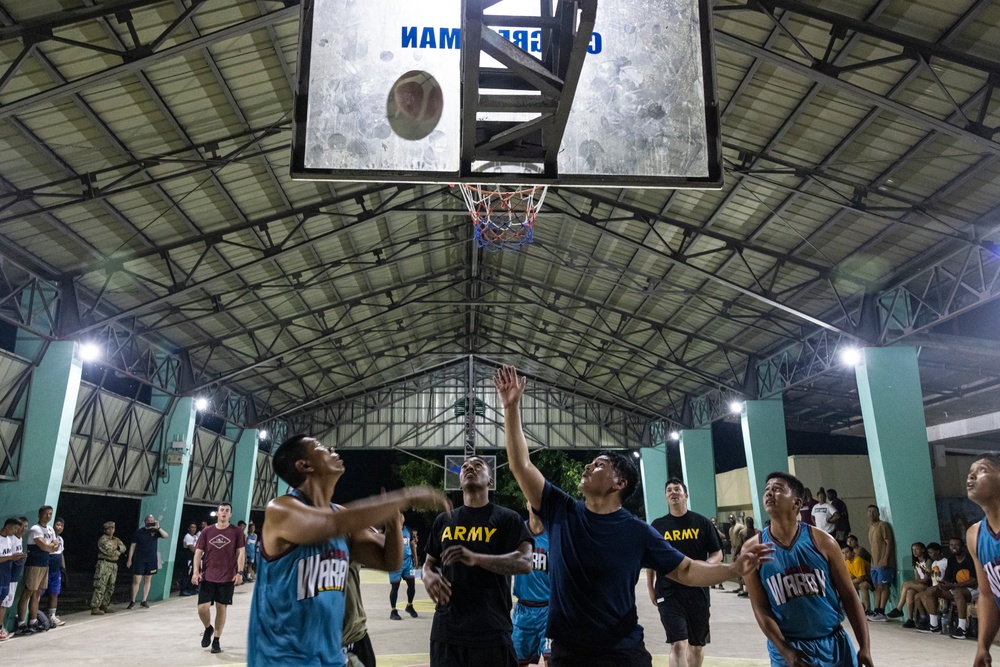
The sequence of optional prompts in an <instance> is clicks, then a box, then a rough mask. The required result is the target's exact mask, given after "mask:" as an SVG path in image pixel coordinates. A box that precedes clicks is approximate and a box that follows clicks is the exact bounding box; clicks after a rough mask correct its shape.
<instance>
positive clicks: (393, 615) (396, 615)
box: [389, 609, 403, 621]
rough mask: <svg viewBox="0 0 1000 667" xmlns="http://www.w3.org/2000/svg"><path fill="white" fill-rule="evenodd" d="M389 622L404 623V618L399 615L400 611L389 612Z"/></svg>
mask: <svg viewBox="0 0 1000 667" xmlns="http://www.w3.org/2000/svg"><path fill="white" fill-rule="evenodd" d="M389 620H390V621H402V620H403V617H402V616H400V615H399V612H398V611H396V610H395V609H393V610H392V611H390V612H389Z"/></svg>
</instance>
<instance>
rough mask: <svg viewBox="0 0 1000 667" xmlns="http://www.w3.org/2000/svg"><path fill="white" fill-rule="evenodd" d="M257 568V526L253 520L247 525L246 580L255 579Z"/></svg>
mask: <svg viewBox="0 0 1000 667" xmlns="http://www.w3.org/2000/svg"><path fill="white" fill-rule="evenodd" d="M256 570H257V526H255V525H254V523H253V521H251V522H250V525H248V526H247V563H246V580H247V581H253V578H254V575H255V573H256Z"/></svg>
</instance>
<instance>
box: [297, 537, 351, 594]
mask: <svg viewBox="0 0 1000 667" xmlns="http://www.w3.org/2000/svg"><path fill="white" fill-rule="evenodd" d="M348 564H349V563H348V558H347V554H346V553H344V552H343V551H341V550H340V549H332V550H330V551H327V552H325V553H319V554H313V555H311V556H307V557H305V558H303V559H302V560H300V561H299V562H298V563H297V566H298V576H297V577H296V581H297V582H298V586H297V590H296V599H297V600H305V599H308V598H313V597H316V595H317V594H318V593H323V592H325V591H342V590H344V586H345V585H346V581H347V568H348Z"/></svg>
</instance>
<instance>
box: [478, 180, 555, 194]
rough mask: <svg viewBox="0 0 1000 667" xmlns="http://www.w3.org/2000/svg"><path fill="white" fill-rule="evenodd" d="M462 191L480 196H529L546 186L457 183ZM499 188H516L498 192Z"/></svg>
mask: <svg viewBox="0 0 1000 667" xmlns="http://www.w3.org/2000/svg"><path fill="white" fill-rule="evenodd" d="M459 185H460V186H461V187H462V189H464V190H467V191H471V192H476V193H478V194H480V195H498V194H503V195H518V196H523V195H529V194H532V193H533V192H535V191H536V190H538V189H539V188H545V189H548V187H549V186H547V185H529V186H521V185H517V184H515V183H491V184H489V185H487V184H485V183H477V184H476V185H470V184H468V183H459ZM499 188H516V189H514V190H500V189H499Z"/></svg>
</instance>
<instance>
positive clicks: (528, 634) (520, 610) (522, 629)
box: [513, 603, 552, 660]
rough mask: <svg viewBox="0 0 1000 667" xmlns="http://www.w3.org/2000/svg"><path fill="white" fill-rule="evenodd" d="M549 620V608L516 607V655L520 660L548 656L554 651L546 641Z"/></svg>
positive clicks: (514, 620)
mask: <svg viewBox="0 0 1000 667" xmlns="http://www.w3.org/2000/svg"><path fill="white" fill-rule="evenodd" d="M548 620H549V608H548V607H525V606H524V605H523V604H520V603H518V604H516V605H514V617H513V622H514V635H513V639H514V653H516V654H517V659H518V660H527V659H529V658H538V657H539V656H543V655H545V656H547V655H548V654H549V653H551V651H552V649H551V647H550V646H549V644H548V642H547V641H546V639H545V625H546V623H547V622H548Z"/></svg>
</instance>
